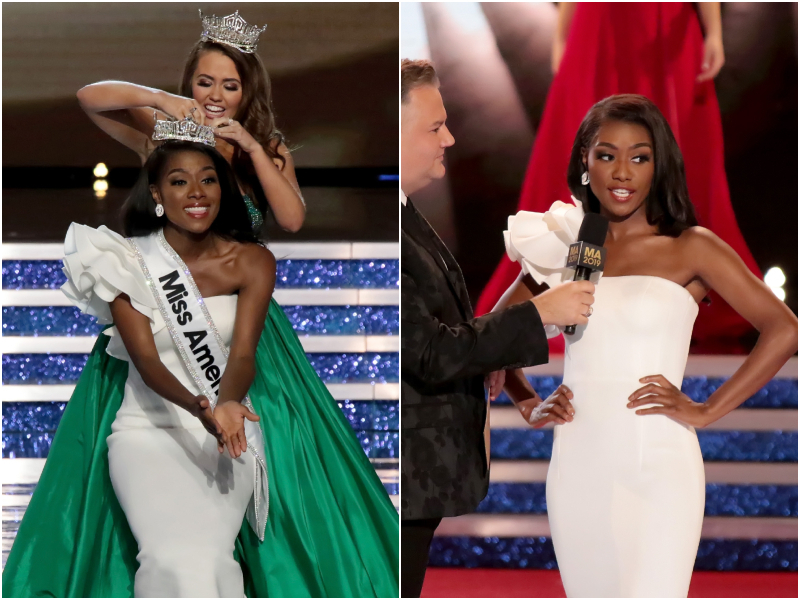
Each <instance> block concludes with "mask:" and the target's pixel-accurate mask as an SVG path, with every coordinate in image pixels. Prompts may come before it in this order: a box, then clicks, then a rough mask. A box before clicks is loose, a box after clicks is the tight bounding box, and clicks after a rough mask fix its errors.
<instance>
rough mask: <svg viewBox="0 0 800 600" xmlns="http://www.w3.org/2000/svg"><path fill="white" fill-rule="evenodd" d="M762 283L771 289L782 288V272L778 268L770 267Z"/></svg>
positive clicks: (784, 277) (784, 276)
mask: <svg viewBox="0 0 800 600" xmlns="http://www.w3.org/2000/svg"><path fill="white" fill-rule="evenodd" d="M764 283H766V284H767V285H768V286H769V287H771V288H774V287H782V286H783V284H784V283H786V275H784V274H783V270H782V269H781V268H780V267H772V268H771V269H770V270H769V271H767V273H766V275H764Z"/></svg>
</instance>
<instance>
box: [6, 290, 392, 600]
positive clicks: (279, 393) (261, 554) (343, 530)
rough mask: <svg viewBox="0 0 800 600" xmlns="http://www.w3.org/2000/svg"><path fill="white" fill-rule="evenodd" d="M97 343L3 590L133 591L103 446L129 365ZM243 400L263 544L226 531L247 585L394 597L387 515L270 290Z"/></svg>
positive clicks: (286, 591)
mask: <svg viewBox="0 0 800 600" xmlns="http://www.w3.org/2000/svg"><path fill="white" fill-rule="evenodd" d="M107 345H108V338H107V336H105V335H100V336H99V338H98V340H97V343H96V344H95V346H94V349H93V350H92V353H91V355H90V356H89V360H88V362H87V364H86V367H85V368H84V370H83V373H82V374H81V377H80V380H79V381H78V385H77V387H76V389H75V392H74V393H73V395H72V398H71V399H70V401H69V403H68V404H67V408H66V410H65V412H64V416H63V418H62V420H61V423H60V425H59V427H58V431H57V433H56V436H55V439H54V440H53V444H52V447H51V449H50V454H49V457H48V459H47V462H46V464H45V467H44V471H43V472H42V476H41V478H40V480H39V484H38V485H37V487H36V492H35V493H34V495H33V497H32V498H31V502H30V505H29V506H28V509H27V511H26V512H25V517H24V518H23V520H22V523H21V524H20V528H19V532H18V533H17V537H16V540H15V542H14V545H13V547H12V550H11V553H10V555H9V557H8V561H7V563H6V567H5V570H4V572H3V596H4V597H132V595H133V577H134V573H135V572H136V569H137V568H138V563H137V562H136V553H137V551H138V549H137V545H136V541H135V539H134V538H133V535H132V533H131V531H130V528H129V527H128V524H127V521H126V519H125V514H124V513H123V512H122V509H121V508H120V506H119V503H118V501H117V498H116V496H115V495H114V490H113V489H112V487H111V480H110V478H109V473H108V447H107V445H106V438H107V437H108V435H109V434H110V433H111V423H112V422H113V421H114V418H115V416H116V413H117V410H118V409H119V406H120V404H121V402H122V395H123V390H124V385H125V380H126V379H127V374H128V364H127V363H126V362H123V361H119V360H116V359H114V358H111V357H110V356H108V355H107V354H106V352H105V349H106V346H107ZM250 399H251V401H252V402H253V405H254V408H255V409H256V412H257V413H258V415H259V416H260V417H261V427H262V431H263V432H264V444H265V450H266V454H267V456H266V460H267V466H268V473H269V494H270V506H269V519H268V520H267V528H266V533H265V539H264V541H263V542H259V540H258V538H257V537H256V535H255V533H254V532H253V530H252V529H251V528H250V525H249V524H248V523H247V522H246V521H244V520H243V522H242V529H241V531H240V533H239V537H238V539H237V541H236V551H235V555H236V559H237V560H238V561H239V562H240V563H241V565H242V571H243V573H244V580H245V591H246V593H247V595H248V596H249V597H251V598H252V597H344V598H357V597H361V598H368V597H393V598H397V597H398V596H399V586H398V580H399V549H398V543H399V526H398V515H397V511H396V510H395V508H394V506H393V505H392V503H391V500H390V499H389V496H388V495H387V493H386V490H385V489H384V487H383V485H382V484H381V482H380V480H379V479H378V477H377V475H376V474H375V471H374V469H373V467H372V465H371V464H370V462H369V459H367V457H366V456H365V454H364V451H363V450H362V449H361V446H360V444H359V443H358V440H357V439H356V437H355V436H354V435H353V431H352V428H351V427H350V424H349V423H348V422H347V419H345V417H344V415H343V414H342V413H341V411H340V410H339V408H338V407H337V406H336V403H335V401H334V400H333V398H332V397H331V395H330V394H329V393H328V390H327V388H326V387H325V384H324V383H323V382H322V381H321V380H320V379H319V377H318V376H317V374H316V372H315V371H314V369H313V367H311V365H310V364H309V363H308V360H307V359H306V357H305V353H304V352H303V348H302V346H301V345H300V342H299V340H298V339H297V336H296V335H295V333H294V331H293V330H292V328H291V325H290V323H289V322H288V320H287V319H286V316H285V315H284V313H283V311H282V310H281V308H280V306H279V305H278V304H277V303H276V302H275V301H274V300H273V301H272V304H271V306H270V310H269V315H268V316H267V320H266V323H265V326H264V332H263V333H262V335H261V339H260V341H259V345H258V350H257V352H256V377H255V380H254V382H253V385H252V387H251V388H250ZM176 510H180V507H176ZM202 526H203V524H202V523H198V527H202Z"/></svg>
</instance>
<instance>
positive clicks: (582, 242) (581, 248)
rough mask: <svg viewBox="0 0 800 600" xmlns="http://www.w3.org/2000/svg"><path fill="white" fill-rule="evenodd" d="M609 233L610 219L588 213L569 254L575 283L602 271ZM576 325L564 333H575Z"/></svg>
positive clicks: (569, 265) (568, 327) (568, 261)
mask: <svg viewBox="0 0 800 600" xmlns="http://www.w3.org/2000/svg"><path fill="white" fill-rule="evenodd" d="M607 233H608V219H606V218H605V217H603V216H601V215H598V214H597V213H586V215H585V216H584V217H583V222H582V223H581V228H580V231H579V232H578V241H577V242H575V243H574V244H571V245H570V247H569V254H567V267H570V268H572V267H575V277H573V279H572V280H573V281H586V280H587V279H589V277H590V276H591V274H592V272H593V271H602V270H603V265H604V264H605V262H606V249H605V248H603V244H605V241H606V234H607ZM575 327H576V326H575V325H568V326H567V328H566V329H565V330H564V333H566V334H568V335H572V334H574V333H575Z"/></svg>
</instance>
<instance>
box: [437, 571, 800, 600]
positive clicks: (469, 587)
mask: <svg viewBox="0 0 800 600" xmlns="http://www.w3.org/2000/svg"><path fill="white" fill-rule="evenodd" d="M797 595H798V594H797V573H752V572H738V573H737V572H730V573H720V572H717V571H697V572H696V573H695V574H694V575H693V576H692V585H691V586H690V588H689V597H690V598H797ZM422 597H423V598H564V597H565V595H564V588H563V587H562V586H561V577H560V576H559V574H558V571H537V570H528V569H428V575H427V576H426V578H425V586H424V587H423V588H422Z"/></svg>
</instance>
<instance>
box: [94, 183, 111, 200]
mask: <svg viewBox="0 0 800 600" xmlns="http://www.w3.org/2000/svg"><path fill="white" fill-rule="evenodd" d="M92 189H93V190H94V195H95V198H97V199H98V200H102V199H103V198H105V197H106V192H108V182H107V181H106V180H105V179H97V180H96V181H95V182H94V185H92Z"/></svg>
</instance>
